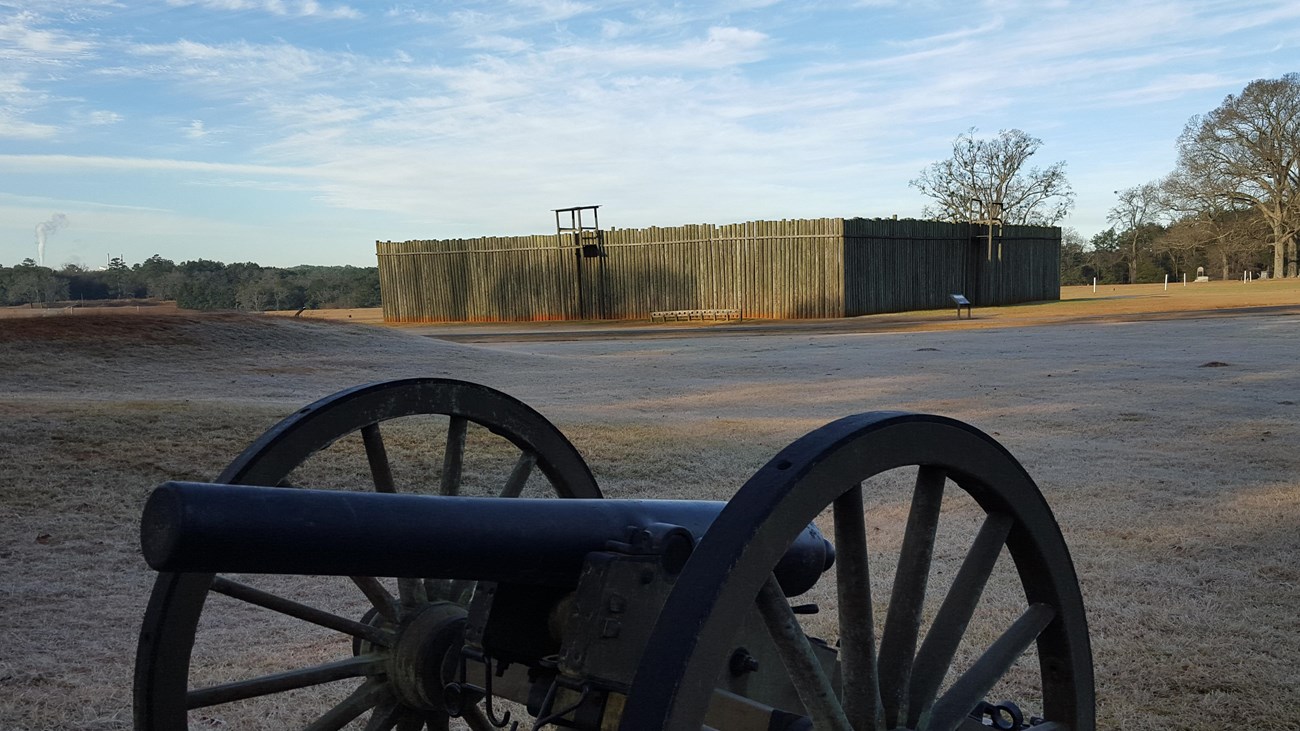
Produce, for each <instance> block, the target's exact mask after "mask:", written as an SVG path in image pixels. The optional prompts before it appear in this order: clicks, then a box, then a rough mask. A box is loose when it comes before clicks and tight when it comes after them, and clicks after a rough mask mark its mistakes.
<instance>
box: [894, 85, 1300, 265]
mask: <svg viewBox="0 0 1300 731" xmlns="http://www.w3.org/2000/svg"><path fill="white" fill-rule="evenodd" d="M975 132H976V131H975V130H974V129H972V130H970V131H968V132H966V133H964V134H962V135H959V136H958V137H957V138H956V140H954V142H953V153H952V156H951V157H950V158H949V159H948V160H944V161H940V162H936V163H934V164H932V165H930V166H929V167H927V168H925V169H924V170H922V171H921V174H920V176H918V177H917V178H916V179H915V180H913V181H911V185H912V186H913V187H915V188H917V189H918V190H919V191H920V192H921V193H922V194H923V195H925V196H926V197H928V198H929V199H930V200H931V201H932V203H931V204H930V205H928V206H927V207H926V209H925V212H926V215H928V216H930V217H933V218H937V219H940V220H946V221H969V222H974V223H984V224H988V225H995V224H1002V223H1011V224H1020V223H1029V224H1040V225H1055V224H1057V223H1059V222H1060V221H1061V220H1063V219H1064V218H1065V216H1066V215H1068V213H1069V211H1070V209H1071V208H1072V207H1073V203H1074V192H1073V190H1072V189H1071V188H1070V184H1069V181H1068V180H1067V179H1066V177H1065V163H1064V162H1057V163H1053V164H1052V165H1049V166H1047V167H1045V168H1039V167H1032V168H1031V167H1029V166H1028V163H1029V160H1030V158H1031V157H1032V156H1033V155H1034V154H1035V153H1036V152H1037V151H1038V148H1039V147H1040V146H1041V145H1042V141H1041V140H1039V139H1038V138H1036V137H1032V136H1030V135H1028V134H1026V133H1025V132H1022V131H1021V130H1016V129H1012V130H1003V131H1001V132H999V133H998V134H997V136H996V137H991V138H980V137H978V136H977V135H976V134H975ZM1177 149H1178V159H1177V163H1176V165H1175V168H1174V170H1173V171H1172V172H1170V173H1169V174H1168V175H1166V176H1164V177H1162V178H1160V179H1159V180H1154V181H1150V182H1147V183H1143V184H1141V185H1137V186H1134V187H1131V188H1126V189H1124V190H1117V191H1115V195H1116V197H1117V202H1116V204H1115V206H1114V207H1113V208H1111V210H1110V211H1109V214H1108V216H1107V222H1108V223H1109V224H1111V225H1110V227H1109V228H1107V229H1106V230H1105V231H1101V232H1099V233H1097V234H1096V235H1094V236H1093V237H1092V238H1091V239H1088V240H1084V239H1083V237H1081V236H1080V235H1079V234H1078V233H1077V232H1074V231H1072V230H1068V229H1067V230H1066V231H1065V232H1064V235H1063V241H1062V247H1061V282H1062V284H1086V283H1089V282H1091V281H1092V279H1093V278H1094V277H1095V278H1096V279H1097V280H1098V281H1099V282H1107V283H1132V282H1144V281H1160V280H1161V279H1162V278H1163V275H1165V274H1168V275H1170V276H1171V278H1179V277H1180V276H1182V275H1183V274H1184V273H1186V272H1188V271H1192V272H1194V271H1195V270H1196V269H1197V268H1198V267H1204V268H1205V270H1206V272H1207V273H1214V274H1215V275H1218V276H1222V277H1223V278H1225V279H1226V278H1232V277H1237V276H1240V275H1241V273H1242V272H1250V273H1251V276H1264V275H1266V276H1272V277H1294V276H1297V274H1298V272H1297V267H1300V261H1298V257H1297V238H1300V74H1296V73H1289V74H1286V75H1284V76H1282V77H1281V78H1279V79H1259V80H1256V81H1252V82H1251V83H1249V84H1247V85H1246V87H1245V89H1243V90H1242V91H1241V93H1239V94H1231V95H1229V96H1228V97H1227V98H1226V99H1224V101H1223V103H1222V104H1220V105H1219V107H1218V108H1216V109H1214V110H1213V111H1211V112H1209V113H1207V114H1204V115H1197V116H1195V117H1192V118H1191V120H1189V121H1188V123H1187V125H1186V127H1185V128H1184V129H1183V132H1182V134H1181V135H1180V136H1179V138H1178V141H1177Z"/></svg>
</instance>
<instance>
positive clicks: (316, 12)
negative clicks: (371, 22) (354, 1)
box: [167, 0, 362, 20]
mask: <svg viewBox="0 0 1300 731" xmlns="http://www.w3.org/2000/svg"><path fill="white" fill-rule="evenodd" d="M167 4H168V5H170V6H172V7H187V6H198V7H201V8H204V9H207V10H224V11H231V12H239V11H259V12H263V13H269V14H271V15H279V16H287V17H296V18H325V19H330V20H355V19H358V18H361V17H362V14H361V12H360V11H359V10H357V9H355V8H353V7H350V6H348V5H332V6H328V7H327V6H324V5H321V4H320V3H319V2H316V0H167Z"/></svg>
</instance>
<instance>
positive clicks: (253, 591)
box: [212, 576, 393, 647]
mask: <svg viewBox="0 0 1300 731" xmlns="http://www.w3.org/2000/svg"><path fill="white" fill-rule="evenodd" d="M212 591H215V592H217V593H218V594H224V595H225V596H228V597H230V598H232V599H238V600H239V601H242V602H247V603H249V604H254V605H256V606H259V607H262V608H264V609H270V610H271V611H273V612H279V613H280V614H284V615H286V616H289V617H293V618H295V619H301V620H303V621H305V622H311V623H312V624H315V625H319V626H321V627H324V628H326V629H332V630H334V631H336V632H342V633H343V634H346V635H351V636H352V637H359V638H361V639H363V640H367V641H369V642H371V643H373V644H375V645H378V646H380V647H392V644H393V633H392V632H388V631H385V630H382V629H380V628H378V627H376V626H374V625H372V624H366V623H364V622H358V621H356V620H355V619H348V618H347V617H340V616H338V615H337V614H332V613H330V612H326V611H325V610H323V609H317V608H316V607H312V606H309V605H306V604H303V603H301V602H296V601H294V600H292V599H286V598H284V597H282V596H278V595H276V594H272V593H270V592H267V591H262V590H261V589H257V588H255V587H252V586H249V585H247V584H241V583H240V582H237V581H232V580H231V579H227V578H225V577H223V576H217V577H214V578H213V579H212Z"/></svg>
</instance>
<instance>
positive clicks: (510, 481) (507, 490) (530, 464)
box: [497, 449, 537, 497]
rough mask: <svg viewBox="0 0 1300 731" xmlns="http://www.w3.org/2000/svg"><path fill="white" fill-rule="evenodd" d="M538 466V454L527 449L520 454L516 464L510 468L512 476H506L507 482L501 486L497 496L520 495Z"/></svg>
mask: <svg viewBox="0 0 1300 731" xmlns="http://www.w3.org/2000/svg"><path fill="white" fill-rule="evenodd" d="M536 466H537V454H536V453H535V452H532V451H529V450H527V449H525V450H524V451H523V452H521V453H520V454H519V459H518V460H516V461H515V466H514V467H513V468H511V470H510V476H509V477H507V478H506V484H505V486H503V487H502V488H501V492H500V493H499V494H498V495H497V497H519V494H520V493H522V492H523V491H524V485H525V484H527V483H528V478H529V477H530V476H531V475H532V474H533V468H534V467H536Z"/></svg>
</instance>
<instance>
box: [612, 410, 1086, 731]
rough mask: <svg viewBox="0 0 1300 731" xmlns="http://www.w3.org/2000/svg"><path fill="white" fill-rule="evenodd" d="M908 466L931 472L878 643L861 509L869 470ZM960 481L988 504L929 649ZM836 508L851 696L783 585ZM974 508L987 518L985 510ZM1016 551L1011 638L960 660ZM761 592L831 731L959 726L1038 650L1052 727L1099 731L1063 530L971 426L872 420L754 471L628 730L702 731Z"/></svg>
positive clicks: (842, 634)
mask: <svg viewBox="0 0 1300 731" xmlns="http://www.w3.org/2000/svg"><path fill="white" fill-rule="evenodd" d="M908 467H915V468H916V483H915V487H914V489H913V492H912V498H911V507H910V513H909V517H908V519H907V524H906V528H905V530H904V533H903V537H902V543H901V547H900V552H899V558H898V565H897V571H896V574H895V578H894V582H893V589H892V593H891V595H890V598H889V602H888V609H887V612H886V616H885V620H884V623H883V627H884V629H883V631H882V632H881V635H880V643H879V645H877V644H876V642H875V630H874V623H873V618H872V607H873V600H872V597H871V582H870V575H869V573H868V571H867V555H868V552H867V539H866V534H867V531H866V519H865V514H864V507H863V495H864V492H863V491H864V490H865V489H870V487H871V483H867V484H866V485H864V484H863V481H864V480H866V479H867V478H870V477H872V476H874V475H878V474H880V473H883V472H886V471H888V470H893V469H897V468H908ZM948 482H952V483H954V484H956V486H957V487H959V488H961V489H962V490H964V491H965V492H966V493H968V494H969V495H970V496H971V498H973V500H974V503H975V504H976V505H978V507H979V508H980V509H982V511H983V513H984V518H983V525H982V527H980V529H979V531H978V534H977V535H976V537H975V538H974V539H973V541H972V543H971V544H970V548H969V549H968V550H967V553H966V558H965V560H964V562H963V564H962V566H961V568H960V569H959V570H958V571H957V574H956V576H955V578H954V579H953V581H952V586H951V588H950V589H949V591H948V593H947V595H946V597H945V599H944V600H943V603H942V605H941V606H940V608H939V609H938V611H937V614H936V615H935V619H934V621H933V622H932V623H931V625H930V629H929V631H928V633H927V634H926V635H925V638H924V640H923V641H922V642H921V644H920V648H919V650H918V649H917V640H918V639H919V636H920V631H921V629H922V627H921V625H922V618H923V617H922V609H923V604H924V599H925V595H926V583H927V577H928V575H929V573H930V563H931V558H932V555H933V551H934V546H935V533H936V530H937V528H938V524H939V518H940V507H941V501H942V498H943V490H944V486H945V484H946V483H948ZM828 506H830V507H831V514H832V519H833V521H834V525H835V528H834V533H835V544H836V551H837V557H836V565H835V574H834V576H835V584H836V586H835V591H836V595H837V597H838V624H839V640H840V647H839V655H838V658H839V670H840V674H841V681H840V685H841V688H842V694H841V693H839V692H837V691H839V690H841V689H840V688H836V687H834V684H833V681H831V680H827V678H826V676H825V674H824V673H822V672H821V665H820V663H819V662H818V661H817V660H816V659H815V657H814V656H813V653H812V650H811V648H810V646H809V642H808V640H807V638H806V636H805V635H804V633H803V632H802V631H801V629H800V625H799V623H798V621H797V619H796V617H795V615H794V614H793V612H792V611H791V608H790V606H789V604H787V602H786V601H785V599H784V598H783V597H781V595H780V592H779V589H778V590H776V591H772V587H773V586H774V585H773V584H772V583H770V580H769V577H770V575H771V571H772V568H773V566H775V565H776V562H777V560H778V559H779V558H780V557H781V555H782V553H783V552H784V551H785V549H786V546H788V545H789V544H790V543H791V541H792V540H793V539H794V538H795V536H796V535H798V533H799V532H800V531H801V530H803V528H804V526H806V525H807V524H808V523H809V522H810V521H812V520H813V519H814V518H817V516H818V515H819V513H821V512H822V511H823V510H824V509H825V508H826V507H828ZM972 513H973V515H975V516H976V518H977V519H978V511H972ZM1004 546H1005V548H1006V549H1007V551H1008V552H1009V553H1010V555H1011V557H1012V559H1013V561H1014V564H1015V570H1016V573H1017V574H1018V581H1019V583H1020V585H1021V586H1022V587H1023V589H1024V595H1025V604H1024V609H1023V612H1022V613H1021V614H1020V616H1019V618H1018V619H1016V620H1014V621H1013V622H1010V624H1009V626H1007V625H999V627H1000V633H1001V634H1000V636H998V638H997V639H996V640H995V641H993V642H992V643H991V644H988V645H987V649H986V650H984V652H983V654H982V655H980V657H979V659H978V660H975V661H974V662H972V663H970V664H969V665H968V666H966V667H964V668H952V667H950V666H951V665H953V657H954V653H955V651H956V649H957V647H958V645H959V643H961V641H962V639H963V636H964V635H965V633H966V632H967V630H968V622H969V620H970V619H971V617H972V615H973V613H974V612H975V611H976V608H977V604H978V602H979V601H980V594H981V591H982V590H983V587H984V585H985V581H986V579H988V577H989V576H990V574H991V572H992V570H993V567H994V564H995V563H996V561H997V558H998V555H999V554H1000V553H1001V552H1002V550H1003V547H1004ZM959 548H960V546H959ZM756 603H757V605H758V610H759V612H760V614H762V615H763V616H764V620H765V623H766V624H767V626H768V629H769V631H770V632H771V634H772V635H773V639H774V640H775V642H776V645H777V647H778V649H779V650H780V653H781V657H782V660H783V662H784V664H785V666H786V669H787V671H788V672H789V674H790V676H791V682H792V683H793V684H794V685H795V687H796V690H798V691H799V696H800V700H801V702H802V703H803V705H804V707H805V710H806V712H807V713H808V715H809V716H810V717H811V718H812V722H813V725H814V727H815V728H817V729H857V730H858V731H863V730H864V729H878V728H888V729H895V728H907V729H936V730H942V731H951V730H952V729H956V728H957V727H958V726H960V725H961V724H963V723H964V719H966V718H967V717H968V716H969V715H970V714H971V713H972V711H973V710H974V709H975V708H976V707H977V705H978V704H979V703H981V702H983V701H984V700H985V695H986V694H987V693H988V692H989V690H990V689H991V688H992V687H993V686H994V684H995V683H996V682H997V681H998V680H999V679H1000V678H1001V677H1002V676H1003V675H1004V674H1005V673H1006V672H1007V669H1008V668H1009V667H1011V666H1012V664H1013V663H1015V662H1016V661H1017V659H1018V658H1019V657H1020V656H1021V655H1022V654H1023V653H1024V652H1025V651H1026V650H1027V649H1028V648H1029V647H1030V646H1031V645H1033V644H1035V643H1036V645H1037V657H1038V664H1039V670H1040V673H1039V674H1040V675H1041V687H1039V688H1037V689H1036V691H1035V692H1037V693H1040V694H1041V697H1042V703H1043V708H1042V709H1041V713H1042V716H1043V717H1044V718H1045V719H1046V721H1048V722H1055V723H1056V724H1059V725H1057V726H1050V727H1051V728H1069V729H1073V731H1090V730H1091V729H1092V728H1093V727H1094V725H1095V720H1094V712H1095V711H1094V695H1093V677H1092V653H1091V649H1090V647H1089V640H1088V628H1087V623H1086V620H1085V617H1084V609H1083V600H1082V597H1081V596H1080V591H1079V586H1078V581H1077V578H1076V576H1075V572H1074V567H1073V564H1072V563H1071V560H1070V556H1069V553H1068V551H1067V550H1066V546H1065V541H1064V539H1063V538H1062V536H1061V532H1060V529H1059V528H1058V526H1057V523H1056V520H1055V518H1054V517H1053V515H1052V513H1051V511H1050V509H1049V508H1048V506H1047V503H1046V501H1045V500H1044V499H1043V496H1042V494H1041V493H1040V492H1039V490H1038V487H1037V486H1036V485H1035V484H1034V482H1033V480H1032V478H1030V476H1029V475H1028V474H1027V473H1026V472H1025V470H1024V469H1023V468H1022V467H1021V466H1020V464H1019V463H1018V462H1017V461H1016V460H1015V458H1014V457H1012V456H1011V454H1010V453H1008V452H1007V451H1006V450H1005V449H1004V448H1002V446H1001V445H999V444H998V443H997V442H996V441H994V440H993V439H992V438H991V437H989V436H987V435H985V434H984V433H982V432H980V431H978V430H976V429H975V428H973V427H970V426H968V425H966V424H963V423H961V422H957V421H953V420H951V419H946V418H942V417H937V416H926V415H919V414H906V413H900V412H875V413H868V414H860V415H858V416H853V417H848V418H845V419H840V420H838V421H835V422H832V423H830V424H828V425H826V426H824V427H822V428H820V429H817V430H815V431H813V432H811V433H809V434H808V435H806V436H804V437H802V438H800V439H798V440H796V441H795V442H794V443H792V444H791V445H790V446H788V447H786V448H785V449H784V450H782V451H781V452H780V453H779V454H777V455H776V456H775V457H774V458H773V459H772V460H771V461H770V462H768V463H767V464H766V465H765V466H764V467H763V468H762V469H760V470H759V471H758V472H757V473H755V475H754V476H753V477H752V478H751V479H750V480H749V481H748V482H746V483H745V485H744V486H743V487H742V488H741V489H740V491H739V492H738V493H737V494H736V496H735V498H733V499H732V500H731V501H730V502H729V503H728V505H727V507H726V508H725V509H724V510H723V512H722V513H721V514H720V515H719V517H718V519H717V520H716V521H715V522H714V524H713V526H712V527H711V528H710V529H709V531H708V532H707V533H706V534H705V535H704V537H703V539H702V540H701V541H700V544H699V546H698V547H697V548H696V550H695V553H694V554H693V555H692V556H691V558H690V560H689V561H688V562H687V564H686V566H685V568H684V569H683V571H682V574H681V575H680V576H679V577H678V580H677V584H676V586H675V588H674V589H673V592H672V594H671V595H670V596H669V598H668V600H667V603H666V605H665V607H664V610H663V612H662V614H661V615H660V617H659V620H658V623H657V624H656V626H655V629H654V631H653V634H652V635H651V637H650V640H649V642H648V643H647V645H646V647H647V650H646V653H645V654H644V655H643V657H642V659H641V663H640V665H639V669H638V671H637V673H636V676H635V680H634V682H633V685H632V688H631V691H630V693H629V697H628V702H627V705H626V707H625V709H624V714H623V719H622V725H621V727H620V728H621V729H623V731H645V730H647V729H655V730H657V731H663V730H666V729H686V728H700V727H701V725H702V724H703V723H704V719H705V714H706V711H707V708H708V705H709V699H710V694H711V689H712V688H713V686H714V679H715V678H717V677H718V675H719V673H720V672H721V671H722V668H723V667H724V666H725V663H726V662H727V658H728V656H729V654H730V652H731V651H732V649H733V648H732V645H731V642H732V641H733V640H732V638H733V636H734V634H735V629H736V625H737V622H736V620H735V618H736V617H738V616H743V613H744V612H746V611H747V610H748V609H749V608H750V607H753V606H754V605H755V604H756ZM784 630H788V631H784ZM953 671H955V672H953ZM945 679H947V680H948V681H949V682H948V685H947V686H946V688H945V687H944V682H945ZM941 691H942V692H941ZM999 721H1000V722H1001V723H1003V724H1004V725H1002V726H999V727H1003V728H1008V727H1014V726H1013V725H1011V724H1009V719H1007V718H1005V717H1004V718H1002V719H999ZM977 723H978V722H977ZM1042 728H1044V729H1046V728H1049V726H1043V727H1042Z"/></svg>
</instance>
